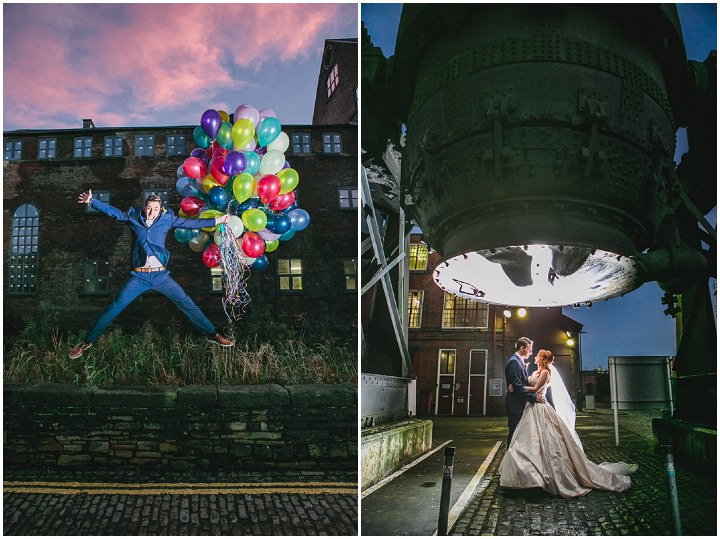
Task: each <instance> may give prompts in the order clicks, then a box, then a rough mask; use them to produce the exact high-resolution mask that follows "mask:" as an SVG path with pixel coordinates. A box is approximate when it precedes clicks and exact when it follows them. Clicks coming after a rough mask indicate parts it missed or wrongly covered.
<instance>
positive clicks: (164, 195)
mask: <svg viewBox="0 0 720 539" xmlns="http://www.w3.org/2000/svg"><path fill="white" fill-rule="evenodd" d="M150 195H157V196H159V197H160V199H161V200H162V206H163V208H168V207H169V206H170V191H168V190H167V189H143V197H142V203H143V204H145V201H146V200H147V197H149V196H150Z"/></svg>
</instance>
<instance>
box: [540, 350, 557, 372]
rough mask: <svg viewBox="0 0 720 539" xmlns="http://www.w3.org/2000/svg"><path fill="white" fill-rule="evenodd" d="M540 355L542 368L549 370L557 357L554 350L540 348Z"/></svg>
mask: <svg viewBox="0 0 720 539" xmlns="http://www.w3.org/2000/svg"><path fill="white" fill-rule="evenodd" d="M538 357H539V358H540V368H541V369H545V370H548V371H549V370H550V363H552V362H553V360H554V359H555V358H554V357H553V354H552V352H551V351H550V350H540V351H539V352H538Z"/></svg>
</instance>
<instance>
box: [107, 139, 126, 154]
mask: <svg viewBox="0 0 720 539" xmlns="http://www.w3.org/2000/svg"><path fill="white" fill-rule="evenodd" d="M122 156H123V138H122V137H105V157H122Z"/></svg>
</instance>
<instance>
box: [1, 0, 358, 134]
mask: <svg viewBox="0 0 720 539" xmlns="http://www.w3.org/2000/svg"><path fill="white" fill-rule="evenodd" d="M357 11H358V8H357V4H356V3H344V4H343V3H340V4H330V3H315V4H270V3H263V4H142V3H141V4H104V3H103V4H3V75H4V77H3V85H4V88H3V92H4V102H3V130H14V129H63V128H80V127H82V120H83V119H84V118H91V119H92V120H93V122H94V123H95V125H96V126H97V127H106V126H107V127H121V126H160V125H193V124H199V122H200V118H201V116H202V113H203V112H204V111H205V110H207V109H209V108H214V109H217V110H225V111H226V112H228V113H229V114H232V113H233V112H235V109H236V108H237V107H238V105H241V104H243V103H246V104H249V105H252V106H253V107H255V108H257V109H258V110H259V109H262V108H271V109H273V110H274V111H275V112H276V114H277V117H278V119H279V120H280V121H281V123H287V124H309V123H312V114H313V105H314V103H315V92H316V88H317V80H318V74H319V72H320V67H321V62H322V52H323V46H324V44H325V40H326V39H332V38H354V37H357Z"/></svg>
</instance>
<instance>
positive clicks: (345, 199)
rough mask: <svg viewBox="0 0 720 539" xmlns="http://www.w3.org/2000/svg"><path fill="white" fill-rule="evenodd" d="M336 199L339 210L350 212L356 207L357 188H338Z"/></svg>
mask: <svg viewBox="0 0 720 539" xmlns="http://www.w3.org/2000/svg"><path fill="white" fill-rule="evenodd" d="M338 197H339V201H340V209H341V210H351V209H354V208H357V207H358V190H357V187H340V188H339V189H338Z"/></svg>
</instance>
